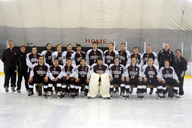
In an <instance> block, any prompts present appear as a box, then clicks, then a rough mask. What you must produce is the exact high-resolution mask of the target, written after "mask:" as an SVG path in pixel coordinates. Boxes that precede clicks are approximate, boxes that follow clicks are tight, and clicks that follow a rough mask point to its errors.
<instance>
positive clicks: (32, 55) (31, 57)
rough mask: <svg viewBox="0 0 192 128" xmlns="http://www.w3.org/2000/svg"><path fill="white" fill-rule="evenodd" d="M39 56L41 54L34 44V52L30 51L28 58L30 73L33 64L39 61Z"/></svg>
mask: <svg viewBox="0 0 192 128" xmlns="http://www.w3.org/2000/svg"><path fill="white" fill-rule="evenodd" d="M39 57H40V54H39V53H37V47H36V46H33V47H32V52H31V53H28V54H27V58H26V62H27V66H28V73H30V71H31V69H32V68H33V64H35V63H38V60H39ZM29 76H30V75H29Z"/></svg>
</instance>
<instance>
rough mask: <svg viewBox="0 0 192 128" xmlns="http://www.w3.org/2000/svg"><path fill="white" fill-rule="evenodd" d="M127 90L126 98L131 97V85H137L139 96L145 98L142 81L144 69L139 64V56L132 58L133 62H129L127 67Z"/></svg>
mask: <svg viewBox="0 0 192 128" xmlns="http://www.w3.org/2000/svg"><path fill="white" fill-rule="evenodd" d="M125 77H126V82H125V90H126V96H125V98H126V99H127V98H129V89H130V85H136V86H137V92H138V93H137V96H138V98H139V99H142V98H143V93H142V89H143V82H142V71H141V67H140V66H139V65H137V58H135V57H133V58H132V59H131V64H128V65H127V66H126V67H125Z"/></svg>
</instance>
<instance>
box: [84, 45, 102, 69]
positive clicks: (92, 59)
mask: <svg viewBox="0 0 192 128" xmlns="http://www.w3.org/2000/svg"><path fill="white" fill-rule="evenodd" d="M92 46H93V49H90V50H88V51H87V55H86V61H87V64H88V65H90V66H92V65H93V64H94V63H97V58H98V57H102V58H103V51H102V50H101V49H98V48H97V46H98V42H93V43H92Z"/></svg>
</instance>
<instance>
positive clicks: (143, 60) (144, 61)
mask: <svg viewBox="0 0 192 128" xmlns="http://www.w3.org/2000/svg"><path fill="white" fill-rule="evenodd" d="M149 58H153V60H154V61H153V63H154V64H155V65H156V66H159V63H158V61H157V54H156V53H155V52H152V46H151V45H147V52H145V53H143V54H142V55H141V64H140V65H141V66H144V65H145V64H147V62H148V59H149ZM158 68H159V67H158ZM145 93H147V89H146V90H145ZM152 93H153V88H151V89H150V92H149V94H150V95H151V94H152Z"/></svg>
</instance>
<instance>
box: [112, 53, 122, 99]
mask: <svg viewBox="0 0 192 128" xmlns="http://www.w3.org/2000/svg"><path fill="white" fill-rule="evenodd" d="M114 62H115V63H114V64H111V65H110V67H109V77H110V95H111V97H112V96H113V85H114V84H118V85H119V86H120V87H121V96H123V94H124V92H125V78H124V69H125V67H124V66H123V65H122V64H119V58H118V57H115V59H114Z"/></svg>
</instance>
